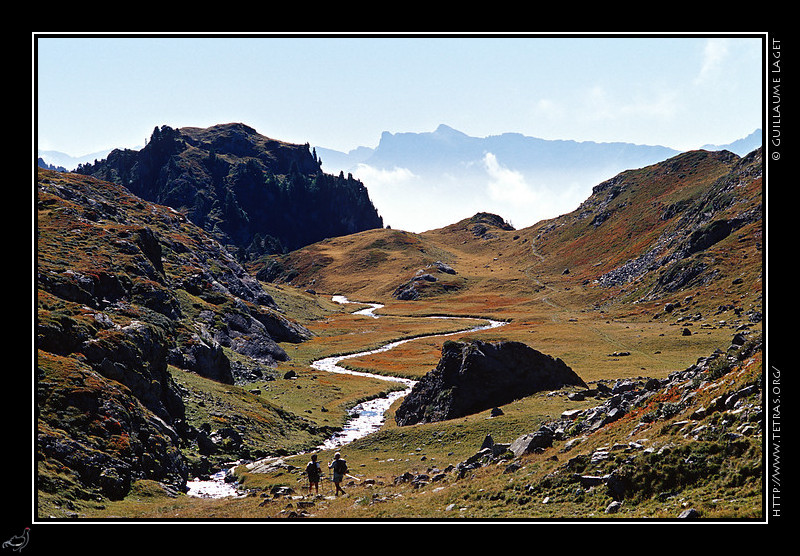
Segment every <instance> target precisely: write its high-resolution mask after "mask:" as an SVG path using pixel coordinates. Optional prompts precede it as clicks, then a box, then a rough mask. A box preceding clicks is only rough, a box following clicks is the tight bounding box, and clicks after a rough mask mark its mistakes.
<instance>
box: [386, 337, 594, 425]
mask: <svg viewBox="0 0 800 556" xmlns="http://www.w3.org/2000/svg"><path fill="white" fill-rule="evenodd" d="M565 385H574V386H582V387H585V388H588V387H587V386H586V384H585V383H584V382H583V380H582V379H581V378H580V377H579V376H578V375H577V374H576V373H575V372H574V371H573V370H572V369H570V368H569V367H568V366H567V365H566V364H565V363H564V362H563V361H561V360H560V359H555V358H553V357H550V356H548V355H545V354H543V353H541V352H539V351H536V350H535V349H533V348H531V347H529V346H527V345H525V344H523V343H521V342H494V343H492V342H483V341H471V342H445V344H444V346H443V347H442V356H441V359H440V360H439V363H438V365H437V366H436V369H434V370H433V371H431V372H429V373H428V374H426V375H425V376H424V377H422V379H420V380H419V382H418V383H417V384H416V385H415V386H414V388H413V389H412V391H411V393H409V395H408V396H406V398H405V400H404V401H403V403H402V404H401V406H400V407H399V408H398V409H397V412H396V413H395V420H396V421H397V424H398V425H401V426H404V425H412V424H415V423H425V422H435V421H442V420H445V419H454V418H457V417H462V416H464V415H470V414H472V413H477V412H480V411H484V410H486V409H491V408H492V407H495V406H499V405H503V404H506V403H509V402H511V401H513V400H515V399H519V398H523V397H525V396H529V395H531V394H533V393H535V392H540V391H543V390H551V389H557V388H561V387H563V386H565Z"/></svg>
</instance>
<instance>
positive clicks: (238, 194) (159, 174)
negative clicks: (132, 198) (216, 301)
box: [77, 124, 383, 260]
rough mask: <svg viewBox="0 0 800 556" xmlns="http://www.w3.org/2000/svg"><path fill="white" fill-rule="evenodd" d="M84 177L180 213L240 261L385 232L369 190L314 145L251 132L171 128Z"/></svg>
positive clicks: (83, 169)
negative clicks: (328, 165) (327, 165)
mask: <svg viewBox="0 0 800 556" xmlns="http://www.w3.org/2000/svg"><path fill="white" fill-rule="evenodd" d="M77 172H79V173H82V174H86V175H91V176H94V177H97V178H99V179H103V180H107V181H113V182H115V183H119V184H122V185H124V186H125V187H127V188H128V189H129V190H130V191H131V192H132V193H134V194H135V195H137V196H139V197H141V198H143V199H145V200H148V201H151V202H155V203H158V204H162V205H166V206H170V207H172V208H174V209H175V210H177V211H179V212H181V213H182V214H185V215H186V216H187V218H189V220H190V221H192V222H193V223H195V224H196V225H198V226H200V227H201V228H203V229H204V230H206V231H207V232H208V233H210V234H211V235H212V236H214V237H215V238H216V239H217V240H218V241H220V242H221V243H223V244H224V245H226V246H227V247H228V248H229V250H231V252H233V253H234V254H235V255H237V256H238V257H239V258H240V259H241V260H244V259H246V258H247V257H249V256H251V255H253V254H262V253H279V252H283V251H286V250H293V249H297V248H299V247H301V246H303V245H307V244H309V243H313V242H315V241H319V240H321V239H324V238H326V237H333V236H340V235H347V234H351V233H354V232H358V231H362V230H366V229H371V228H380V227H382V225H383V222H382V220H381V217H380V216H379V215H378V213H377V211H376V209H375V207H374V206H373V205H372V202H371V201H370V198H369V194H368V193H367V190H366V188H365V187H364V185H363V184H362V183H361V182H359V181H358V180H355V179H353V178H352V177H350V176H348V177H345V176H344V175H343V174H340V175H339V176H332V175H329V174H325V173H323V172H322V170H321V169H320V164H319V160H318V159H317V158H316V156H315V154H314V153H312V152H310V151H309V147H308V145H307V144H306V145H295V144H290V143H285V142H282V141H277V140H275V139H270V138H268V137H264V136H262V135H260V134H258V133H257V132H256V131H255V130H254V129H252V128H250V127H248V126H246V125H243V124H222V125H217V126H213V127H210V128H207V129H200V128H180V129H172V128H170V127H168V126H162V127H161V128H160V129H159V128H156V129H155V130H154V131H153V134H152V136H151V138H150V141H149V142H148V143H147V145H146V146H145V147H144V148H143V149H142V150H140V151H133V150H114V151H112V152H111V153H110V154H109V155H108V158H106V159H105V160H102V161H99V162H96V163H95V164H86V165H82V166H79V167H78V169H77Z"/></svg>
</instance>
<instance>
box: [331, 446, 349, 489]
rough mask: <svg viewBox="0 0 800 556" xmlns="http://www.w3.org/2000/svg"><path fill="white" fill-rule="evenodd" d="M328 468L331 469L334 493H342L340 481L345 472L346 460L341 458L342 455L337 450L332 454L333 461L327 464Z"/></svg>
mask: <svg viewBox="0 0 800 556" xmlns="http://www.w3.org/2000/svg"><path fill="white" fill-rule="evenodd" d="M328 469H332V470H333V484H334V485H336V494H339V492H341V493H342V494H344V493H345V492H344V489H343V488H342V486H341V482H342V479H344V476H345V475H346V474H347V462H346V461H345V460H343V459H342V455H341V454H340V453H339V452H336V453H335V454H334V455H333V461H332V462H330V463H329V464H328Z"/></svg>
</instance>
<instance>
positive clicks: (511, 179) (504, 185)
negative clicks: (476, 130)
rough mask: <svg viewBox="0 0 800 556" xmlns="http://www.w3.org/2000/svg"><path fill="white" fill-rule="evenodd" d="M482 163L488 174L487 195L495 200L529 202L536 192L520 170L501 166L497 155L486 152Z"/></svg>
mask: <svg viewBox="0 0 800 556" xmlns="http://www.w3.org/2000/svg"><path fill="white" fill-rule="evenodd" d="M483 164H484V167H485V168H486V171H487V172H488V174H489V184H488V189H489V195H490V197H491V198H492V199H493V200H495V201H502V202H519V203H525V204H527V203H531V202H533V201H535V200H536V194H535V193H534V191H533V190H532V189H531V187H530V186H529V185H528V184H527V183H526V181H525V176H523V175H522V174H521V173H520V172H517V171H515V170H511V169H509V168H506V167H504V166H502V165H501V164H500V163H499V162H498V161H497V157H496V156H495V155H494V154H492V153H486V154H485V155H484V157H483Z"/></svg>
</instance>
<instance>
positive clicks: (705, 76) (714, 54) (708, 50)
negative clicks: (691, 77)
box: [695, 38, 730, 85]
mask: <svg viewBox="0 0 800 556" xmlns="http://www.w3.org/2000/svg"><path fill="white" fill-rule="evenodd" d="M729 50H730V41H729V40H728V39H720V38H714V39H708V41H707V42H706V46H705V48H704V49H703V63H702V65H701V67H700V72H699V73H698V74H697V77H696V78H695V84H697V85H701V84H704V83H708V82H709V80H712V79H714V78H715V77H716V76H717V75H719V72H720V69H721V67H722V64H723V63H724V62H725V60H726V59H727V58H728V52H729Z"/></svg>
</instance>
